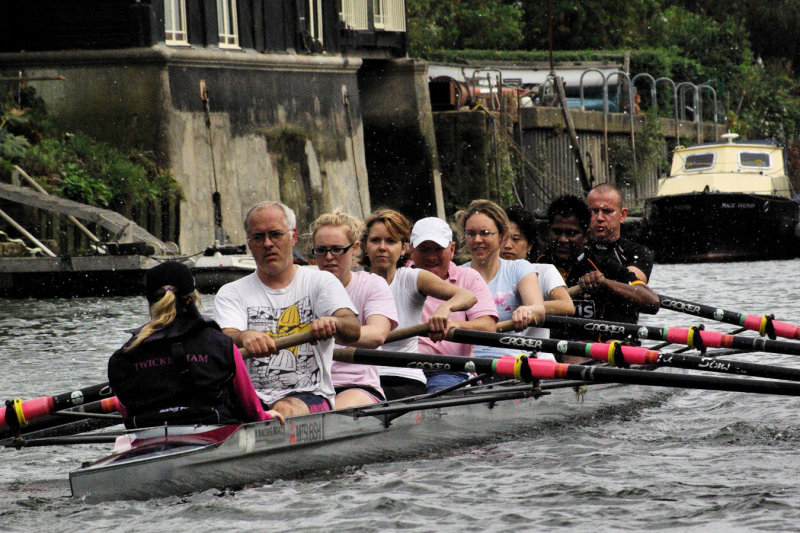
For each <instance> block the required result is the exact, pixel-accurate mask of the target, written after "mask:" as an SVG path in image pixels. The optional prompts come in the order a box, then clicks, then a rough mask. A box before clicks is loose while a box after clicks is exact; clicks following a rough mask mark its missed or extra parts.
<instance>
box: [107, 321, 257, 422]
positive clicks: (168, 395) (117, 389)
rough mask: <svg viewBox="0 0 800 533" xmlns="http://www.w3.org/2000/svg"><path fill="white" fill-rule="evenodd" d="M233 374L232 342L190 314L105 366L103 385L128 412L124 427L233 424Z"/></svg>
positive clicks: (215, 327) (211, 324)
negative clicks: (109, 387) (106, 375)
mask: <svg viewBox="0 0 800 533" xmlns="http://www.w3.org/2000/svg"><path fill="white" fill-rule="evenodd" d="M136 333H138V331H137V332H135V333H134V337H135V336H136ZM132 341H133V338H131V340H129V341H128V342H127V343H126V344H125V346H127V345H129V344H130V343H131V342H132ZM123 348H124V347H123ZM235 373H236V366H235V363H234V360H233V340H232V339H231V338H230V337H228V336H227V335H225V334H224V333H222V332H221V331H220V329H219V326H218V325H217V324H216V323H215V322H214V321H212V320H209V319H207V318H205V317H203V316H202V315H200V314H199V313H198V312H197V311H196V310H194V311H190V312H188V313H185V314H180V315H179V316H178V317H176V319H175V320H174V321H173V323H172V324H171V325H170V326H168V327H167V328H165V329H163V330H160V331H157V332H155V333H153V334H152V335H151V336H150V337H148V338H147V339H145V340H144V342H142V343H141V344H139V346H137V347H136V348H134V349H133V350H131V351H128V352H126V351H124V349H122V348H121V349H119V350H117V351H116V352H115V353H114V354H113V355H112V356H111V358H110V359H109V361H108V380H109V383H110V384H111V387H112V388H113V389H114V393H115V394H116V395H117V398H118V399H119V401H120V402H121V403H122V405H123V406H125V408H126V410H127V411H128V413H127V415H128V416H127V418H126V420H125V425H126V426H128V427H144V426H151V425H160V424H163V423H165V422H169V423H175V424H189V423H214V424H217V423H218V424H230V423H236V422H237V421H239V420H240V419H241V413H239V412H238V411H237V409H236V407H235V406H234V404H233V402H232V393H233V377H234V375H235Z"/></svg>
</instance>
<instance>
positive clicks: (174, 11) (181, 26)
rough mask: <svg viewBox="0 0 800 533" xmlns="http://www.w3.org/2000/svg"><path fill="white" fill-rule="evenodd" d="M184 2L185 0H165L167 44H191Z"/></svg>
mask: <svg viewBox="0 0 800 533" xmlns="http://www.w3.org/2000/svg"><path fill="white" fill-rule="evenodd" d="M184 2H185V0H164V35H165V39H164V41H165V42H166V43H167V44H189V39H188V37H187V35H186V4H185V3H184Z"/></svg>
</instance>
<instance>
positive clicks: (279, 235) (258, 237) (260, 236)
mask: <svg viewBox="0 0 800 533" xmlns="http://www.w3.org/2000/svg"><path fill="white" fill-rule="evenodd" d="M287 233H289V232H288V231H278V230H275V231H270V232H267V233H253V234H252V235H248V236H247V240H248V241H250V242H255V243H256V244H263V243H264V239H266V238H269V240H270V242H272V243H276V242H278V241H280V240H281V239H283V236H284V235H286V234H287Z"/></svg>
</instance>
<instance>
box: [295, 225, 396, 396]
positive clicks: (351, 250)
mask: <svg viewBox="0 0 800 533" xmlns="http://www.w3.org/2000/svg"><path fill="white" fill-rule="evenodd" d="M310 233H311V243H312V247H311V254H312V255H313V256H314V257H315V258H316V260H317V266H318V267H319V269H320V270H327V271H328V272H330V273H331V274H333V275H334V276H336V277H337V278H338V279H339V281H341V282H342V285H344V287H345V290H346V291H347V294H348V295H349V296H350V299H351V300H352V301H353V305H355V307H356V309H357V310H358V318H359V320H360V321H361V336H360V337H359V339H358V342H356V343H355V344H352V346H355V347H357V348H378V347H379V346H380V345H382V344H383V342H384V341H385V340H386V336H387V335H388V334H389V332H390V331H391V330H393V329H394V328H396V327H397V309H396V308H395V305H394V298H393V297H392V293H391V291H390V290H389V285H388V284H387V283H386V280H385V279H383V278H382V277H380V276H378V275H375V274H370V273H369V272H364V271H358V272H352V271H351V268H352V267H353V265H354V258H355V257H358V254H359V251H360V249H361V238H362V236H363V234H364V223H363V222H361V221H360V220H359V219H357V218H355V217H353V216H351V215H348V214H346V213H343V212H341V211H340V210H338V209H337V210H335V211H333V212H331V213H325V214H322V215H320V216H319V217H318V218H317V219H316V220H315V221H314V222H313V223H312V224H311V229H310ZM331 378H332V380H333V386H334V389H335V390H336V398H335V405H336V408H337V409H344V408H347V407H356V406H359V405H369V404H373V403H379V402H382V401H384V400H385V396H384V392H383V389H382V388H381V383H380V377H379V376H378V368H377V367H375V366H372V365H360V364H350V363H341V362H339V361H334V362H333V365H332V366H331Z"/></svg>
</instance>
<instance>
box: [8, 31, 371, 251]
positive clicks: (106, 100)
mask: <svg viewBox="0 0 800 533" xmlns="http://www.w3.org/2000/svg"><path fill="white" fill-rule="evenodd" d="M22 66H24V70H25V74H26V75H28V76H45V75H49V76H53V75H62V76H65V77H66V81H65V82H46V83H43V82H42V83H36V82H34V83H32V85H34V86H35V87H36V89H37V91H38V93H39V94H40V95H41V96H42V97H43V98H44V99H45V101H46V102H47V104H48V106H49V110H50V113H51V114H52V115H53V117H54V118H55V119H56V121H57V122H59V123H60V124H61V125H62V126H63V127H65V128H67V129H73V130H83V131H85V132H87V133H89V134H91V135H93V136H95V137H98V138H100V139H104V140H107V141H110V142H112V143H114V144H117V145H121V146H130V145H134V146H138V147H140V148H144V149H149V150H152V151H153V152H154V153H155V154H156V157H157V158H158V159H159V161H160V162H161V163H162V164H164V165H166V166H167V167H168V168H170V169H171V170H172V171H173V173H174V175H175V177H176V178H177V180H178V181H179V183H180V185H181V186H182V188H183V191H184V194H185V200H184V201H183V202H182V204H181V214H180V221H181V225H180V237H179V243H178V244H179V245H180V248H181V251H182V252H183V253H187V254H192V253H196V252H199V251H202V250H203V249H204V248H205V247H206V246H209V245H211V244H213V240H214V221H213V206H212V201H211V195H212V193H213V192H214V183H215V177H216V185H217V189H218V190H219V192H220V193H221V197H222V208H223V221H224V222H223V227H224V230H225V232H226V233H227V234H228V235H230V239H231V241H232V242H233V243H235V244H241V243H243V242H244V234H243V228H242V217H243V215H244V212H245V211H246V209H247V208H248V207H249V206H250V205H252V204H253V203H254V202H256V201H259V200H264V199H274V200H282V201H284V202H286V203H287V204H288V205H290V206H291V207H293V208H294V209H295V210H296V211H297V212H298V226H299V229H300V230H301V231H304V230H305V229H306V228H307V226H308V224H309V223H310V222H311V221H312V220H313V218H314V217H316V216H317V215H318V214H320V213H321V212H323V211H326V210H328V209H331V208H334V207H341V208H343V209H345V210H347V211H349V212H351V213H353V214H355V215H357V216H364V215H366V214H367V213H368V212H369V210H370V196H369V186H368V182H367V164H366V160H365V157H364V128H363V125H362V120H361V106H360V101H359V80H358V78H357V72H358V69H359V68H360V67H361V60H360V59H353V58H347V57H338V56H300V55H288V54H286V55H278V54H258V53H252V52H247V51H223V50H212V49H191V48H185V49H184V48H172V47H165V46H155V47H152V48H145V49H134V50H118V51H84V52H74V51H73V52H41V53H25V54H0V73H2V75H15V74H16V72H17V71H18V70H19V68H21V67H22ZM201 83H203V84H204V85H205V87H206V89H207V95H208V102H209V113H208V115H207V114H206V109H205V106H204V102H203V99H202V98H201V89H200V88H201ZM207 118H210V126H211V127H210V134H211V135H210V137H209V128H207V126H206V121H207ZM212 147H213V158H212Z"/></svg>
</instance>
